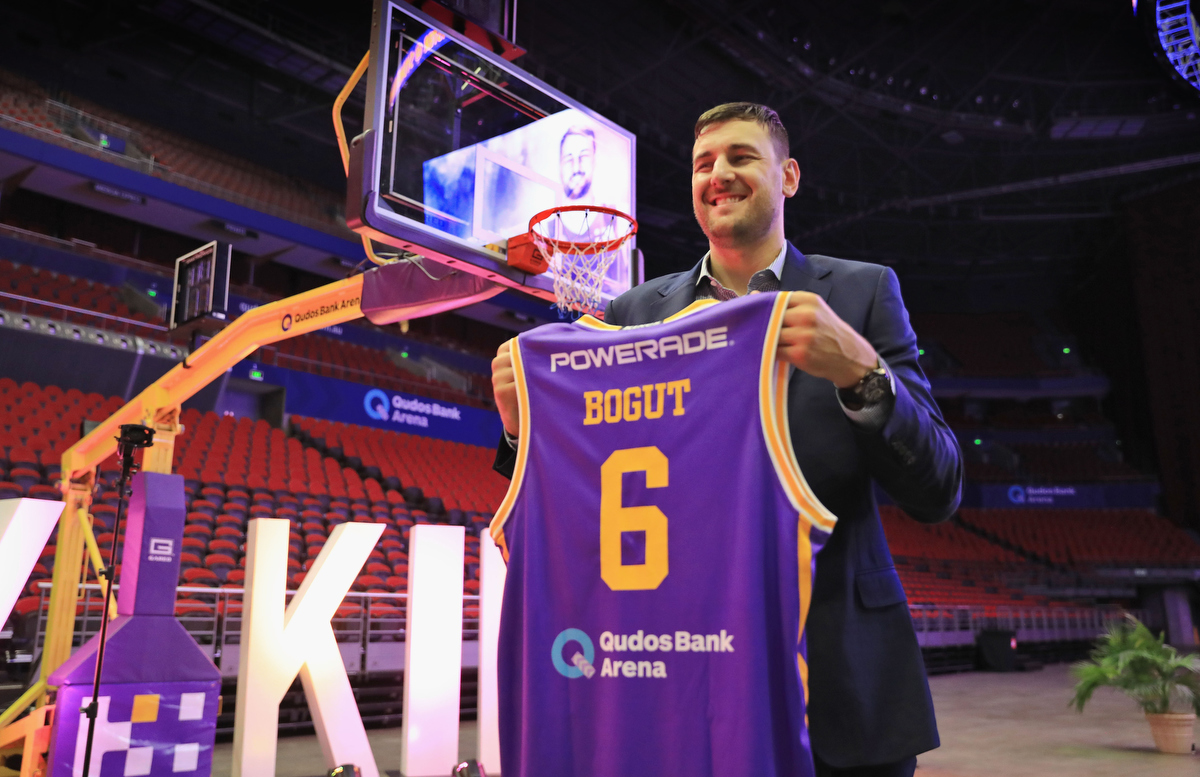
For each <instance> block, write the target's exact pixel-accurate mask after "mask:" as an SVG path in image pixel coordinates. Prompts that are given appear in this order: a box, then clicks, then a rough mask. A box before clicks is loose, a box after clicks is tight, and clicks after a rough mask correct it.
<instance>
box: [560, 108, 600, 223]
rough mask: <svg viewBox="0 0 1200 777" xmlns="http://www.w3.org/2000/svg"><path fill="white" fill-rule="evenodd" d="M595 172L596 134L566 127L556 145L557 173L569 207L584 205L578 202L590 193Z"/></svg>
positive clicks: (577, 127)
mask: <svg viewBox="0 0 1200 777" xmlns="http://www.w3.org/2000/svg"><path fill="white" fill-rule="evenodd" d="M595 170H596V133H595V132H594V131H593V130H592V129H591V128H590V127H583V126H580V125H574V126H571V127H568V128H567V131H566V132H565V133H563V137H562V141H561V142H559V144H558V173H559V176H560V178H561V179H562V185H563V194H565V195H566V197H567V199H568V200H569V201H570V202H569V203H568V204H569V205H581V204H586V203H581V202H580V200H581V199H583V198H584V197H586V196H587V194H588V192H589V191H591V188H592V175H593V174H594V173H595Z"/></svg>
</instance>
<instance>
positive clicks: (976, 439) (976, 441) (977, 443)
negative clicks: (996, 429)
mask: <svg viewBox="0 0 1200 777" xmlns="http://www.w3.org/2000/svg"><path fill="white" fill-rule="evenodd" d="M975 444H976V445H983V440H981V439H979V438H978V437H976V438H975Z"/></svg>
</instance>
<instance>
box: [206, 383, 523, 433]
mask: <svg viewBox="0 0 1200 777" xmlns="http://www.w3.org/2000/svg"><path fill="white" fill-rule="evenodd" d="M230 374H232V375H233V377H235V378H244V379H247V380H253V381H256V382H262V383H266V384H271V385H275V386H281V387H283V388H284V390H285V391H286V394H285V399H284V411H285V412H287V413H288V414H289V415H302V416H310V417H312V418H324V419H327V420H330V421H340V422H342V423H347V424H358V425H360V426H372V427H375V428H376V429H387V430H388V431H392V432H405V433H408V434H419V435H421V436H424V437H436V438H438V439H440V440H450V441H452V442H462V443H467V444H469V445H481V446H484V447H486V448H492V447H495V445H496V441H497V440H499V439H500V433H501V429H502V428H503V427H502V425H501V422H500V414H499V413H496V412H493V411H491V410H481V409H480V408H477V407H468V406H467V405H460V404H457V403H454V402H444V401H441V400H437V399H429V398H428V397H419V396H417V395H415V394H405V393H402V392H399V391H390V390H387V389H382V388H376V387H374V386H366V385H363V384H362V383H352V382H350V381H348V380H340V379H338V378H327V377H323V376H321V375H313V374H311V373H308V372H300V371H298V370H289V369H287V368H285V367H273V366H270V365H260V364H256V363H253V362H240V363H238V364H237V365H235V366H234V367H233V369H232V370H231V373H230Z"/></svg>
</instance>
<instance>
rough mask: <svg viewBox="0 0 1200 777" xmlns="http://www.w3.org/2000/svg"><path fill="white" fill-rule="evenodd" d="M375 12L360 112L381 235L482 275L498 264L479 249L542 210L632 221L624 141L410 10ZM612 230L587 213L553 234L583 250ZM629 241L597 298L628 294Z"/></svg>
mask: <svg viewBox="0 0 1200 777" xmlns="http://www.w3.org/2000/svg"><path fill="white" fill-rule="evenodd" d="M385 8H386V14H387V19H388V23H387V24H386V25H385V29H381V31H380V35H379V36H378V37H377V39H376V42H375V44H373V48H372V55H371V67H372V70H371V74H372V78H373V79H374V80H373V81H372V85H371V89H372V91H371V95H372V98H371V100H370V101H369V102H368V105H369V107H370V113H371V115H370V116H369V117H368V119H369V122H370V125H371V126H372V127H373V128H374V135H373V137H372V143H373V144H374V148H375V149H376V151H375V153H374V156H373V159H374V164H375V170H376V172H375V174H374V175H375V179H374V181H373V182H372V185H373V186H376V187H377V189H376V191H377V192H378V197H376V198H373V199H371V200H370V202H371V203H372V204H371V205H370V207H372V208H374V209H375V210H374V211H372V213H373V216H372V218H376V219H381V220H382V221H380V222H376V223H379V224H381V226H379V227H378V229H379V230H380V231H382V232H385V233H386V234H389V235H393V236H396V237H399V238H402V240H403V241H404V242H409V241H411V243H412V244H413V245H414V246H415V247H416V248H415V249H414V250H416V252H417V253H420V251H419V248H420V247H421V246H427V247H430V248H431V249H433V250H434V252H435V253H438V254H440V255H443V256H452V257H455V258H458V259H460V260H463V261H467V262H475V263H477V264H480V265H481V266H483V265H485V264H486V263H487V262H489V261H491V262H496V261H499V262H502V261H503V258H502V257H501V256H499V255H498V254H496V253H492V252H491V251H490V249H487V248H486V247H487V246H489V245H493V244H497V243H499V242H501V241H503V240H506V239H508V238H511V237H514V236H516V235H519V234H523V233H525V232H526V231H527V230H528V228H529V219H530V217H531V216H533V215H535V214H537V213H539V212H541V211H544V210H547V209H548V208H553V207H556V206H564V205H602V206H606V207H609V208H614V209H616V210H619V211H621V212H623V213H628V214H629V215H630V216H632V217H635V218H636V213H635V208H636V195H635V191H634V169H633V168H634V155H635V146H636V137H635V136H634V135H633V133H631V132H628V131H627V130H624V129H623V128H621V127H619V126H617V125H615V124H612V123H610V122H608V121H607V120H606V119H604V118H603V117H601V116H598V115H596V114H594V113H592V112H590V111H589V110H588V109H587V108H586V107H585V106H583V105H581V104H579V103H577V102H575V101H574V100H572V99H571V98H570V97H568V96H566V95H563V94H560V93H558V92H556V91H555V90H554V89H552V88H551V87H549V86H547V85H546V84H543V83H542V82H540V81H538V80H537V79H536V78H534V77H533V76H532V75H530V74H529V73H527V72H525V71H524V70H522V69H521V67H520V65H519V61H517V62H509V61H506V60H503V59H501V58H498V57H496V56H493V55H492V54H491V53H489V52H487V51H484V50H481V49H480V48H479V47H478V46H477V45H475V44H474V43H472V42H471V41H467V40H465V39H463V38H462V37H461V36H460V35H459V34H458V33H456V32H455V31H453V30H450V29H448V28H446V27H443V26H441V25H440V23H438V22H436V21H434V20H432V19H431V18H429V17H427V16H425V15H424V14H423V13H422V12H421V11H420V10H418V9H415V8H413V7H412V6H410V5H407V4H405V3H398V2H388V3H386V4H385ZM618 226H619V225H617V224H616V223H614V222H613V221H612V220H611V219H609V220H608V223H606V222H605V220H604V219H600V218H597V217H596V214H592V217H591V218H588V219H581V218H579V217H573V216H572V217H569V218H564V219H563V223H562V224H561V225H559V228H560V229H562V230H564V231H565V232H566V234H563V235H562V237H563V238H565V239H569V240H575V241H585V240H599V239H604V237H605V235H607V234H608V233H610V232H611V233H613V234H611V235H609V237H610V238H611V237H616V236H617V234H618V232H617V230H616V228H617V227H618ZM624 230H626V227H624V226H620V231H621V233H623V231H624ZM632 242H633V241H630V242H629V243H628V244H627V245H626V246H624V247H623V248H622V250H621V256H619V257H617V259H616V260H615V261H614V262H613V263H612V265H611V268H610V270H609V272H608V274H607V277H606V279H605V283H604V296H606V297H609V298H611V297H612V296H615V295H617V294H620V293H621V292H623V291H625V290H627V289H628V288H629V287H630V285H631V281H632V275H633V273H632V262H631V256H632V254H633V252H634V249H633V245H632ZM402 245H403V243H402ZM476 258H478V261H476ZM547 280H548V279H545V278H541V279H539V280H537V282H536V283H535V285H537V284H541V285H539V288H541V287H542V286H544V285H545V281H547ZM531 282H532V281H531Z"/></svg>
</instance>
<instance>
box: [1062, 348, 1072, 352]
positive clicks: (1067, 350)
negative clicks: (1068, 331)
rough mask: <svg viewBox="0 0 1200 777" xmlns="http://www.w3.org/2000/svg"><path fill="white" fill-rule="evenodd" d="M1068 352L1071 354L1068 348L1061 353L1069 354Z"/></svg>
mask: <svg viewBox="0 0 1200 777" xmlns="http://www.w3.org/2000/svg"><path fill="white" fill-rule="evenodd" d="M1070 352H1071V349H1070V348H1064V349H1063V353H1070Z"/></svg>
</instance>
